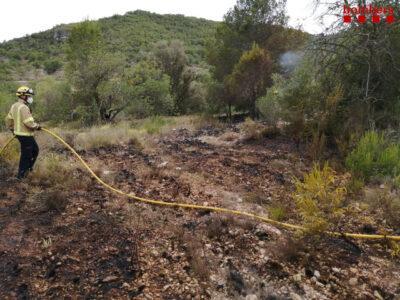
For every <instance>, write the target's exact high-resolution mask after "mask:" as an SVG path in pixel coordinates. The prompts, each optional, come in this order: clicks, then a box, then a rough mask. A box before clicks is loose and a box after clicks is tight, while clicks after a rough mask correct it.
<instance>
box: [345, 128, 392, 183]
mask: <svg viewBox="0 0 400 300" xmlns="http://www.w3.org/2000/svg"><path fill="white" fill-rule="evenodd" d="M346 167H347V168H348V169H349V170H351V172H352V173H353V174H354V175H355V176H356V177H359V178H361V179H363V180H366V181H368V180H370V179H371V178H377V177H383V176H390V177H397V176H398V175H399V174H400V145H398V144H394V143H390V142H389V141H388V139H387V138H386V137H385V136H384V134H383V133H378V132H375V131H369V132H367V133H365V134H364V136H363V137H362V138H361V139H360V141H359V142H358V144H357V146H356V147H355V149H354V150H353V151H352V152H351V153H350V154H349V155H348V156H347V158H346Z"/></svg>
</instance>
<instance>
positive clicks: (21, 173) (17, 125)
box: [6, 86, 41, 179]
mask: <svg viewBox="0 0 400 300" xmlns="http://www.w3.org/2000/svg"><path fill="white" fill-rule="evenodd" d="M16 95H17V97H18V101H17V102H15V103H14V104H13V105H12V106H11V109H10V112H9V113H8V115H7V117H6V125H7V127H8V128H9V129H10V130H11V131H12V132H13V133H14V135H15V136H16V138H17V139H18V141H19V143H20V145H21V157H20V161H19V169H18V175H17V178H18V179H23V178H25V177H26V176H27V174H28V173H29V172H30V171H32V168H33V165H34V164H35V161H36V158H37V157H38V154H39V147H38V145H37V143H36V141H35V138H34V137H33V133H34V131H35V130H40V129H41V127H40V125H39V124H38V123H36V122H35V120H34V119H33V117H32V113H31V109H30V108H29V105H31V104H32V103H33V97H32V96H33V95H34V92H33V90H32V89H30V88H29V87H26V86H21V87H20V88H19V89H18V90H17V93H16Z"/></svg>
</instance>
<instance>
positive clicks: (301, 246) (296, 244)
mask: <svg viewBox="0 0 400 300" xmlns="http://www.w3.org/2000/svg"><path fill="white" fill-rule="evenodd" d="M272 246H273V248H272V252H273V253H274V254H275V255H276V256H277V257H278V258H279V259H280V260H281V261H286V262H297V261H299V260H300V259H301V258H302V257H303V256H304V253H305V252H306V244H305V241H304V239H302V238H299V239H293V238H291V237H289V238H288V239H283V240H280V241H278V242H276V241H275V242H274V244H273V245H272Z"/></svg>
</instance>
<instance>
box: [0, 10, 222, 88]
mask: <svg viewBox="0 0 400 300" xmlns="http://www.w3.org/2000/svg"><path fill="white" fill-rule="evenodd" d="M98 23H99V26H100V28H101V31H102V33H103V35H104V37H105V39H106V42H107V47H108V50H110V51H118V52H122V53H123V54H124V55H125V56H126V57H127V58H128V59H130V60H137V59H138V58H139V57H140V55H141V53H145V52H147V51H149V50H150V49H151V47H152V45H153V44H154V43H155V42H157V41H160V40H173V39H178V40H181V41H182V42H183V43H184V44H185V47H186V53H187V55H188V57H189V59H190V62H191V63H195V64H200V63H201V62H203V61H204V60H205V54H204V46H205V43H206V41H207V39H208V38H209V37H210V36H211V35H212V33H213V31H214V30H215V27H216V25H217V22H213V21H209V20H205V19H198V18H194V17H185V16H183V15H159V14H155V13H150V12H145V11H134V12H128V13H126V14H125V15H122V16H121V15H114V16H112V17H110V18H103V19H100V20H98ZM72 27H73V24H66V25H59V26H56V27H54V28H52V29H50V30H46V31H43V32H39V33H35V34H32V35H29V36H26V37H23V38H18V39H14V40H11V41H7V42H3V43H1V44H0V62H1V64H0V80H10V79H17V80H18V79H22V80H23V79H24V78H23V75H24V74H26V72H27V69H28V70H34V69H41V68H43V69H45V70H46V71H48V73H52V71H55V70H57V69H59V68H60V67H61V65H62V64H63V63H64V61H65V58H64V49H63V47H64V45H65V41H66V40H67V38H68V36H69V33H70V30H71V28H72ZM15 77H16V78H15Z"/></svg>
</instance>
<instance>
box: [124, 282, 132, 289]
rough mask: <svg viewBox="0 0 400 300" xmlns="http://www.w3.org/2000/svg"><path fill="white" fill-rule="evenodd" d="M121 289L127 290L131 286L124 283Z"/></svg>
mask: <svg viewBox="0 0 400 300" xmlns="http://www.w3.org/2000/svg"><path fill="white" fill-rule="evenodd" d="M122 287H123V288H126V289H129V288H130V287H131V286H130V284H129V283H127V282H124V283H123V284H122Z"/></svg>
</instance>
